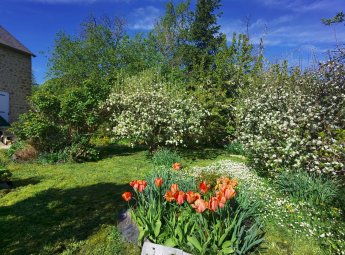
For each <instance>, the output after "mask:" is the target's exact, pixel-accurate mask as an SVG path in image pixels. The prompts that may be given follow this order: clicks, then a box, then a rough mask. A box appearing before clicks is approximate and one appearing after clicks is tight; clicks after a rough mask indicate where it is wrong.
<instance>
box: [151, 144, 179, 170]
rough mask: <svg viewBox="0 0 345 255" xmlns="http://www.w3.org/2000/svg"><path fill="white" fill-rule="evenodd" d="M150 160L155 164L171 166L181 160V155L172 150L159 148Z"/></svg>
mask: <svg viewBox="0 0 345 255" xmlns="http://www.w3.org/2000/svg"><path fill="white" fill-rule="evenodd" d="M152 162H153V164H154V165H156V166H165V167H167V168H169V167H171V166H172V165H173V164H174V163H177V162H181V157H180V156H179V155H178V153H177V152H176V151H174V150H171V149H167V148H160V149H158V150H157V151H155V153H154V154H153V157H152Z"/></svg>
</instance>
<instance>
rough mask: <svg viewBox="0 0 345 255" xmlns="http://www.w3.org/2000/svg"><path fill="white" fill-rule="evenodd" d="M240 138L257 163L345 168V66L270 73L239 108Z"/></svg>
mask: <svg viewBox="0 0 345 255" xmlns="http://www.w3.org/2000/svg"><path fill="white" fill-rule="evenodd" d="M238 119H239V122H240V125H239V126H240V128H239V141H240V142H241V143H242V144H243V145H244V146H245V149H246V150H247V152H248V153H249V156H250V159H251V162H252V164H253V165H254V167H255V168H257V169H260V170H264V171H266V172H269V173H274V172H275V171H280V170H282V169H285V168H290V169H305V170H307V171H309V172H316V173H326V174H344V173H345V165H344V164H345V139H344V138H345V136H344V130H345V68H344V65H341V64H339V63H337V62H334V61H333V62H328V63H326V64H324V65H321V66H320V68H319V70H318V71H316V72H308V73H306V74H303V75H300V74H295V75H293V76H291V77H289V76H288V75H284V74H281V73H280V74H277V73H274V72H272V71H271V72H269V73H268V74H267V75H266V76H265V77H264V78H263V81H262V84H261V85H259V86H257V87H255V88H252V89H251V94H250V95H249V96H247V97H246V98H244V100H243V102H242V105H241V107H239V111H238Z"/></svg>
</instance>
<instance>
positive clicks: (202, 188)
mask: <svg viewBox="0 0 345 255" xmlns="http://www.w3.org/2000/svg"><path fill="white" fill-rule="evenodd" d="M199 189H200V192H201V193H203V194H205V193H207V191H208V190H209V189H210V187H209V185H207V184H206V182H201V183H200V185H199Z"/></svg>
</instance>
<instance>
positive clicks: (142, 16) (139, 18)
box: [129, 6, 161, 30]
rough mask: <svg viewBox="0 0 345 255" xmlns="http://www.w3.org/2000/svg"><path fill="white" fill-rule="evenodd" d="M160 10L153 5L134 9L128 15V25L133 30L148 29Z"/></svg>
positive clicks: (152, 25)
mask: <svg viewBox="0 0 345 255" xmlns="http://www.w3.org/2000/svg"><path fill="white" fill-rule="evenodd" d="M160 14H161V12H160V10H159V9H158V8H156V7H154V6H147V7H142V8H138V9H135V10H134V12H133V13H132V14H130V17H129V21H130V23H129V27H130V28H131V29H135V30H150V29H152V28H153V27H154V25H155V22H156V21H157V20H158V18H159V16H160Z"/></svg>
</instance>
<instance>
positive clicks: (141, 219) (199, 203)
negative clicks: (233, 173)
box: [122, 168, 263, 254]
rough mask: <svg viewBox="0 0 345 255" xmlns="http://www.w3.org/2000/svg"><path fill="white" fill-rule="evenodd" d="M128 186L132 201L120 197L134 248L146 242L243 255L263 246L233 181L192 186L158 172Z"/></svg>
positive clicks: (179, 176)
mask: <svg viewBox="0 0 345 255" xmlns="http://www.w3.org/2000/svg"><path fill="white" fill-rule="evenodd" d="M130 185H131V186H132V187H133V189H134V192H135V195H133V194H132V193H131V192H125V193H124V194H123V195H122V197H123V198H124V199H125V200H126V201H128V202H130V204H131V205H132V207H131V213H132V217H133V219H134V220H135V222H136V223H137V225H138V228H139V231H140V233H139V242H140V243H141V242H142V241H143V240H144V238H148V239H149V240H151V241H153V242H155V243H158V244H163V245H166V246H170V247H177V248H180V249H182V250H184V251H186V252H191V253H193V254H248V253H249V252H251V251H254V250H255V249H256V248H257V247H258V245H259V244H260V243H261V242H262V241H263V238H262V230H261V227H260V224H259V222H258V220H257V218H256V217H255V213H254V211H253V210H250V206H251V205H250V203H247V202H246V201H248V200H246V199H245V193H243V195H241V194H237V192H238V191H237V189H236V186H237V181H236V180H230V179H228V178H226V177H221V178H218V179H217V180H216V181H215V185H210V184H209V183H207V182H205V181H203V182H201V183H197V182H196V180H195V178H194V177H191V176H189V175H187V174H186V173H183V172H181V171H175V170H172V169H167V168H162V169H161V170H160V171H156V172H155V173H153V174H151V175H150V176H148V177H147V178H146V180H136V181H134V182H131V183H130ZM254 204H255V203H254ZM254 207H255V206H254Z"/></svg>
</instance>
